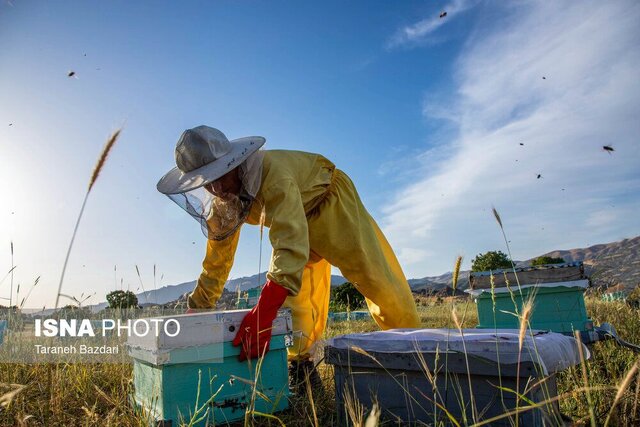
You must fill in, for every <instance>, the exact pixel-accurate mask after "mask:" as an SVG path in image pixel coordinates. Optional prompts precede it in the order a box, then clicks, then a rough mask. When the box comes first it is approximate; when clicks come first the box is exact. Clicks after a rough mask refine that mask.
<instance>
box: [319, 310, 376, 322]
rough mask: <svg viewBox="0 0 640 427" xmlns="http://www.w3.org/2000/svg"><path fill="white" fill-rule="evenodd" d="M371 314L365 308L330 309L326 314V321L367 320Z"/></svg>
mask: <svg viewBox="0 0 640 427" xmlns="http://www.w3.org/2000/svg"><path fill="white" fill-rule="evenodd" d="M369 319H371V315H370V314H369V312H368V311H366V310H360V311H337V312H333V311H330V312H329V315H328V316H327V321H328V322H344V321H347V320H369Z"/></svg>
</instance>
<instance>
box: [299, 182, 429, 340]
mask: <svg viewBox="0 0 640 427" xmlns="http://www.w3.org/2000/svg"><path fill="white" fill-rule="evenodd" d="M309 237H310V243H311V248H312V249H313V250H314V251H315V252H317V253H318V254H319V255H320V256H322V257H324V258H325V259H326V260H327V261H329V262H330V263H331V264H332V265H334V266H336V267H338V268H339V269H340V271H341V272H342V274H343V275H344V277H345V278H346V279H347V280H349V281H350V282H351V283H353V284H354V286H355V287H356V288H357V289H358V291H360V293H362V295H364V297H365V299H366V302H367V306H368V307H369V312H370V313H371V315H372V316H373V319H374V320H375V321H376V323H377V324H378V325H379V326H380V327H381V328H382V329H392V328H417V327H419V325H420V318H419V317H418V312H417V310H416V305H415V301H414V299H413V295H412V293H411V289H410V288H409V283H408V282H407V279H406V278H405V276H404V273H403V272H402V268H401V267H400V264H399V263H398V259H397V258H396V256H395V254H394V253H393V249H391V246H390V245H389V243H388V242H387V239H386V238H385V236H384V235H383V234H382V231H380V228H379V227H378V225H377V224H376V222H375V221H374V220H373V218H372V217H371V215H369V213H368V212H367V210H366V209H365V207H364V205H363V204H362V202H361V201H360V197H359V196H358V193H357V191H356V189H355V186H354V185H353V183H352V182H351V180H350V179H349V177H348V176H347V175H346V174H345V173H344V172H342V171H340V170H336V171H335V172H334V178H333V181H332V188H331V191H330V194H329V195H328V196H327V198H326V199H325V200H324V201H323V203H322V206H321V207H320V208H319V209H318V212H317V214H316V215H314V216H312V217H311V218H309Z"/></svg>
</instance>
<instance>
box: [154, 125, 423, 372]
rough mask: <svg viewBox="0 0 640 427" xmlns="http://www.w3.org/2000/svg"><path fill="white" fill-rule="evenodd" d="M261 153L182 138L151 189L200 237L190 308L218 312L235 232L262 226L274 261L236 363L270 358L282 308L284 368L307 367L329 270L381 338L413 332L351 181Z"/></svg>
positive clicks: (315, 160)
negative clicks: (288, 322) (361, 304)
mask: <svg viewBox="0 0 640 427" xmlns="http://www.w3.org/2000/svg"><path fill="white" fill-rule="evenodd" d="M264 143H265V139H264V138H263V137H260V136H250V137H245V138H239V139H235V140H232V141H229V140H228V139H227V137H226V136H225V135H224V134H223V133H222V132H221V131H219V130H218V129H214V128H211V127H208V126H198V127H195V128H193V129H188V130H186V131H184V133H182V135H181V136H180V139H179V140H178V143H177V145H176V149H175V158H176V164H177V167H175V168H173V169H172V170H171V171H169V172H168V173H167V174H166V175H165V176H163V177H162V178H161V179H160V181H159V182H158V185H157V188H158V190H159V191H160V192H161V193H164V194H166V195H167V196H169V197H170V198H171V199H172V200H173V201H174V202H176V203H177V204H178V205H180V207H182V208H183V209H184V210H185V211H186V212H188V213H189V214H190V215H191V216H192V217H193V218H195V219H196V220H197V221H198V222H199V223H200V226H201V227H202V230H203V232H204V234H205V236H206V237H207V251H206V256H205V258H204V262H203V263H202V266H203V269H202V273H201V274H200V277H199V279H198V281H197V285H196V287H195V289H194V290H193V292H192V293H191V294H190V296H189V298H188V307H189V308H190V309H206V308H213V307H214V306H215V304H216V302H217V301H218V298H220V295H221V293H222V290H223V287H224V284H225V282H226V281H227V278H228V276H229V271H230V270H231V266H232V264H233V260H234V255H235V252H236V247H237V244H238V239H239V238H240V228H241V225H242V224H244V223H248V224H252V225H260V224H262V225H264V226H265V227H268V228H269V240H270V242H271V245H272V247H273V252H272V255H271V263H270V266H269V271H268V272H267V283H266V284H265V285H264V287H263V289H262V293H261V295H260V298H259V300H258V304H257V305H256V306H255V307H254V308H253V309H252V310H251V311H250V312H249V313H248V314H247V315H246V317H245V318H244V320H243V322H242V326H241V328H240V330H239V331H238V333H237V335H236V337H235V340H234V341H233V344H234V345H240V344H242V345H243V347H242V350H241V355H240V358H241V360H242V359H244V358H247V357H248V358H254V357H257V356H261V355H262V354H263V353H264V351H266V350H268V343H269V339H270V337H271V330H270V328H271V323H272V322H273V320H274V319H275V317H276V313H277V311H278V309H279V308H280V307H288V308H290V309H291V313H292V320H293V329H294V331H297V333H294V345H293V346H292V347H290V348H289V349H288V352H289V353H288V357H289V360H290V361H292V362H293V363H294V364H301V363H302V364H306V363H310V362H309V359H310V358H311V357H312V355H313V353H314V344H315V343H316V342H317V340H318V339H319V338H320V337H321V336H322V333H323V331H324V328H325V325H326V323H327V311H328V305H329V292H330V284H331V266H332V265H333V266H335V267H337V268H338V269H340V271H341V273H342V275H343V276H344V277H345V278H346V279H347V280H349V281H350V282H351V283H353V284H354V286H355V287H356V288H357V289H358V291H360V292H361V293H362V295H364V297H365V299H366V302H367V306H368V308H369V312H370V313H371V315H372V317H373V319H374V320H375V321H376V323H377V324H378V325H379V326H380V327H381V328H382V329H391V328H415V327H418V325H419V319H418V314H417V312H416V307H415V303H414V300H413V297H412V295H411V290H410V288H409V285H408V283H407V280H406V278H405V276H404V273H403V272H402V268H401V267H400V264H399V263H398V260H397V259H396V257H395V255H394V253H393V250H392V249H391V246H389V243H388V242H387V240H386V238H385V237H384V235H383V234H382V232H381V231H380V229H379V228H378V225H377V224H376V222H375V221H374V220H373V218H372V217H371V215H369V213H368V212H367V210H366V209H365V207H364V205H363V204H362V201H361V200H360V197H359V196H358V193H357V191H356V188H355V187H354V185H353V183H352V182H351V180H350V179H349V177H348V176H347V175H346V174H345V173H344V172H342V171H341V170H339V169H336V167H335V166H334V164H333V163H331V162H330V161H329V160H327V159H326V158H324V157H323V156H321V155H319V154H312V153H305V152H301V151H289V150H261V149H260V148H261V147H262V145H263V144H264ZM265 347H267V348H266V349H265Z"/></svg>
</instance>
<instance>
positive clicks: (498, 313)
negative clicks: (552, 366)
mask: <svg viewBox="0 0 640 427" xmlns="http://www.w3.org/2000/svg"><path fill="white" fill-rule="evenodd" d="M469 284H470V287H471V289H469V290H467V291H466V292H468V293H470V294H471V295H472V296H473V297H474V299H475V301H476V304H477V308H478V328H483V329H518V328H519V327H520V317H518V316H519V315H521V313H522V307H523V304H524V302H526V301H528V300H531V301H532V302H533V309H532V311H531V315H530V317H529V325H528V327H530V328H531V329H542V330H548V331H553V332H560V333H563V334H573V333H574V332H575V331H581V332H588V331H592V330H593V321H592V320H591V319H589V317H588V316H587V309H586V306H585V303H584V291H585V289H586V288H587V287H588V286H589V281H588V280H587V279H585V276H584V269H583V266H582V263H581V262H572V263H563V264H548V265H541V266H533V267H518V268H515V269H508V270H496V271H493V272H489V271H482V272H472V273H471V275H470V276H469Z"/></svg>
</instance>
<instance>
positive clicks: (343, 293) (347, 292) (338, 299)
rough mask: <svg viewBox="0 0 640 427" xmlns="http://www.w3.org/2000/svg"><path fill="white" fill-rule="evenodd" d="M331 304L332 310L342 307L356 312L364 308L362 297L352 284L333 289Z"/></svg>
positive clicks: (344, 284)
mask: <svg viewBox="0 0 640 427" xmlns="http://www.w3.org/2000/svg"><path fill="white" fill-rule="evenodd" d="M332 302H333V308H334V309H339V308H341V307H344V308H345V309H348V310H356V309H358V308H362V307H363V306H364V297H363V296H362V294H361V293H360V292H359V291H358V290H357V289H356V287H355V286H353V283H351V282H345V283H343V284H342V285H340V286H338V287H336V288H335V289H334V291H333V298H332Z"/></svg>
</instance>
